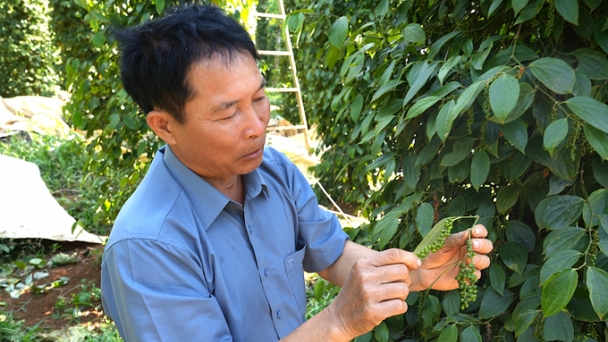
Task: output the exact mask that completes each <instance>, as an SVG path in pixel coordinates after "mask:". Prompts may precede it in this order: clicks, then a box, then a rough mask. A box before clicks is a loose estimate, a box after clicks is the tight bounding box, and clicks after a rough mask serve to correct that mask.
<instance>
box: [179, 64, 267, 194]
mask: <svg viewBox="0 0 608 342" xmlns="http://www.w3.org/2000/svg"><path fill="white" fill-rule="evenodd" d="M188 81H189V83H190V85H191V87H192V89H193V90H194V93H195V95H194V98H193V99H192V100H190V101H189V102H188V103H186V106H185V109H184V114H185V115H184V118H185V121H184V123H183V124H176V123H174V124H173V125H172V126H173V136H174V142H173V143H172V144H171V149H172V150H173V151H174V153H175V155H176V156H177V157H178V158H179V160H180V161H181V162H182V163H184V165H186V166H187V167H188V168H190V169H191V170H192V171H194V172H195V173H197V174H198V175H199V176H201V177H203V178H204V179H206V180H207V181H210V182H214V181H217V182H224V181H230V180H231V179H234V177H235V176H237V175H242V174H246V173H249V172H251V171H253V170H254V169H255V168H257V167H258V166H259V165H260V164H261V162H262V154H263V149H264V143H265V139H266V126H267V124H268V120H269V117H270V104H269V102H268V98H267V97H266V93H265V92H264V84H265V82H264V78H263V77H262V75H261V74H260V71H259V70H258V67H257V64H256V62H255V60H254V59H253V57H251V56H250V55H249V54H247V53H239V54H236V55H233V56H232V59H231V60H230V61H226V60H225V59H223V58H222V57H217V56H216V57H213V58H212V59H211V60H208V61H205V62H202V63H198V64H195V65H193V67H192V69H191V70H190V72H189V74H188Z"/></svg>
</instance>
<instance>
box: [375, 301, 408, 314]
mask: <svg viewBox="0 0 608 342" xmlns="http://www.w3.org/2000/svg"><path fill="white" fill-rule="evenodd" d="M378 307H379V309H380V311H381V312H382V313H384V315H385V317H392V316H396V315H400V314H404V313H405V312H406V311H407V303H406V302H405V300H401V299H392V300H387V301H384V302H381V303H378Z"/></svg>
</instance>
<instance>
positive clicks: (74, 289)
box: [0, 242, 104, 331]
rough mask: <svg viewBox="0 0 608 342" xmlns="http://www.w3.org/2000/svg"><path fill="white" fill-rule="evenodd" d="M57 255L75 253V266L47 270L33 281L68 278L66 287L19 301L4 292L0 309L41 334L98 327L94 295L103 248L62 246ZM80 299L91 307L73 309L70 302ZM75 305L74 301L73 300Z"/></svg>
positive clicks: (100, 316) (27, 295)
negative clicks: (71, 328) (10, 313)
mask: <svg viewBox="0 0 608 342" xmlns="http://www.w3.org/2000/svg"><path fill="white" fill-rule="evenodd" d="M61 245H62V247H61V249H60V250H59V251H57V252H63V253H65V254H68V255H70V254H72V253H77V255H78V257H79V260H78V262H77V263H74V264H69V265H63V266H58V267H54V268H51V269H48V272H49V276H48V277H46V278H44V279H40V280H35V281H34V282H35V283H37V284H42V283H51V282H53V281H56V280H59V279H60V277H68V278H69V281H68V282H67V284H65V285H63V286H60V287H55V288H52V289H51V290H50V291H48V292H46V293H42V294H34V293H32V292H31V291H26V292H24V293H23V294H21V295H20V296H19V298H16V299H14V298H11V296H10V295H9V294H8V293H7V292H2V293H1V294H0V302H2V303H4V306H3V307H1V308H0V309H1V310H2V311H6V312H12V313H13V317H14V319H15V320H24V323H25V325H26V326H27V327H32V326H35V325H38V326H39V327H40V328H44V330H47V329H48V330H50V331H53V330H61V329H66V328H68V327H70V326H74V325H76V324H86V325H88V326H98V325H99V324H100V323H101V322H102V321H103V320H104V317H103V314H102V312H101V303H100V302H99V299H98V298H97V296H95V295H91V294H92V293H93V294H94V293H95V292H96V291H97V292H98V289H99V285H100V283H99V280H100V265H101V255H102V250H103V246H102V245H99V244H87V243H81V242H76V243H71V242H62V243H61ZM79 295H81V296H84V298H81V300H82V301H84V300H87V299H88V300H90V304H92V305H74V298H75V297H78V296H79ZM76 301H78V299H77V300H76Z"/></svg>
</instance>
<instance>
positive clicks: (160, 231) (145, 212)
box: [101, 146, 347, 342]
mask: <svg viewBox="0 0 608 342" xmlns="http://www.w3.org/2000/svg"><path fill="white" fill-rule="evenodd" d="M243 180H244V184H245V192H246V197H245V201H244V205H241V204H240V203H236V202H233V201H231V200H230V199H229V198H228V197H226V196H225V195H224V194H222V193H221V192H219V191H218V190H217V189H215V188H214V187H212V186H211V185H210V184H209V183H207V182H206V181H204V180H203V179H202V178H200V177H199V176H197V175H196V174H195V173H193V172H192V171H191V170H190V169H188V168H187V167H186V166H184V165H183V164H182V163H181V162H180V161H179V160H178V159H177V157H176V156H175V155H174V154H173V152H172V151H171V149H170V148H169V147H168V146H166V147H164V148H162V149H160V150H159V151H158V153H157V155H156V156H155V158H154V160H153V162H152V165H151V166H150V169H149V171H148V173H147V175H146V177H145V178H144V179H143V180H142V183H141V184H140V186H139V187H138V189H137V190H136V191H135V192H134V194H133V195H132V196H131V198H130V199H129V200H128V201H127V202H126V203H125V205H124V206H123V208H122V209H121V212H120V214H119V215H118V217H117V218H116V221H115V224H114V227H113V229H112V232H111V234H110V238H109V239H108V242H107V244H106V248H105V252H104V256H103V262H102V281H101V295H102V302H103V306H104V310H105V312H106V313H107V314H108V315H109V316H110V317H111V318H112V319H113V320H114V321H115V324H116V327H117V328H118V331H119V332H120V334H121V336H122V337H123V339H125V341H129V342H131V341H145V342H151V341H277V340H279V339H280V338H283V337H285V336H286V335H288V334H289V333H290V332H292V331H293V330H295V329H296V328H297V327H298V326H299V325H301V324H302V323H303V322H304V315H305V310H306V294H305V284H304V275H303V271H304V270H306V271H308V272H317V271H320V270H323V269H325V268H327V267H328V266H330V265H331V264H332V263H333V262H334V261H335V260H336V259H337V258H338V257H339V256H340V255H341V254H342V251H343V247H344V243H345V241H346V239H347V235H346V234H345V233H344V232H343V231H342V229H341V228H340V224H339V222H338V220H337V218H336V217H335V216H334V215H332V214H330V213H328V212H326V211H323V210H321V209H320V208H319V206H318V203H317V200H316V197H315V194H314V192H313V191H312V189H311V187H310V185H309V184H308V182H307V181H306V179H305V178H304V176H303V175H302V174H301V173H300V172H299V170H298V169H297V167H295V165H294V164H293V163H291V161H289V159H287V158H286V157H285V156H284V155H283V154H281V153H279V152H277V151H276V150H273V149H272V148H270V147H267V148H266V149H265V151H264V158H263V162H262V164H261V165H260V167H258V168H257V169H256V170H254V171H253V172H251V173H250V174H247V175H244V176H243Z"/></svg>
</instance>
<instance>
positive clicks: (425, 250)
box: [417, 218, 454, 259]
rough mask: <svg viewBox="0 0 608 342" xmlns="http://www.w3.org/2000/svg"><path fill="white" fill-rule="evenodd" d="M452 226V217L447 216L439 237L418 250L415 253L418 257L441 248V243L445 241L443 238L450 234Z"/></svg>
mask: <svg viewBox="0 0 608 342" xmlns="http://www.w3.org/2000/svg"><path fill="white" fill-rule="evenodd" d="M453 226H454V219H453V218H448V219H447V220H445V224H444V225H443V229H442V230H441V234H440V235H439V237H438V238H437V239H436V240H435V241H433V243H432V244H430V245H428V246H426V247H424V248H423V249H422V250H421V251H420V252H418V253H417V256H418V258H420V259H424V257H425V256H427V254H429V253H435V252H437V251H438V250H440V249H441V248H443V244H444V243H445V239H446V238H447V237H448V236H450V234H451V233H452V227H453Z"/></svg>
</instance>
